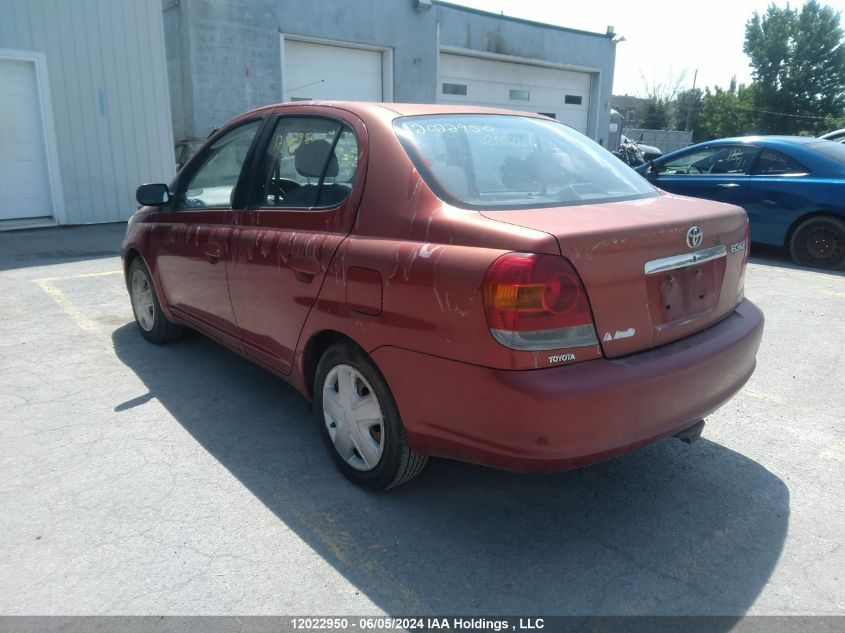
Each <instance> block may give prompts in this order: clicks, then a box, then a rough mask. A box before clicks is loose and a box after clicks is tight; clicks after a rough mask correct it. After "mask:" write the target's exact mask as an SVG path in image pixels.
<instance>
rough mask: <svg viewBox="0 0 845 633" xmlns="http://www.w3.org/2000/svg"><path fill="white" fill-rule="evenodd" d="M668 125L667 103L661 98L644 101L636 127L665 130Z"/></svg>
mask: <svg viewBox="0 0 845 633" xmlns="http://www.w3.org/2000/svg"><path fill="white" fill-rule="evenodd" d="M668 125H669V104H668V103H667V102H666V101H664V100H663V99H655V98H653V97H652V98H650V99H649V100H648V101H646V103H645V106H644V107H643V111H642V114H640V118H639V121H637V125H636V127H640V128H643V129H646V130H665V129H666V128H667V127H668Z"/></svg>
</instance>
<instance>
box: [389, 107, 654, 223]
mask: <svg viewBox="0 0 845 633" xmlns="http://www.w3.org/2000/svg"><path fill="white" fill-rule="evenodd" d="M393 126H394V129H395V130H396V134H397V135H398V136H399V140H400V141H401V142H402V145H403V147H404V148H405V151H406V152H407V153H408V155H409V156H410V157H411V160H412V161H413V162H414V164H415V166H416V167H417V169H418V170H419V171H420V173H421V174H422V176H423V178H425V180H426V182H427V183H428V185H429V186H430V187H431V188H432V189H433V190H434V192H435V193H436V194H437V195H438V196H439V197H440V198H442V199H443V200H445V201H447V202H449V203H451V204H455V205H457V206H461V207H465V208H470V209H520V208H524V209H527V208H535V207H557V206H567V205H577V204H587V203H595V202H614V201H621V200H632V199H635V198H645V197H651V196H656V195H658V194H657V191H656V190H655V189H654V187H652V186H651V185H650V184H649V183H648V181H646V180H645V179H644V178H643V177H642V176H640V175H639V174H637V173H636V172H634V170H632V169H631V168H630V167H628V166H627V165H626V164H625V163H623V162H622V161H620V160H619V159H618V158H616V157H615V156H613V155H612V154H611V153H610V152H608V151H607V150H605V149H604V148H603V147H601V146H600V145H598V144H596V143H594V142H593V141H591V140H590V139H588V138H587V137H586V136H584V135H582V134H579V133H578V132H576V131H574V130H572V129H570V128H568V127H566V126H564V125H561V124H560V123H556V122H554V121H545V120H543V119H533V118H528V117H520V116H510V115H484V114H466V115H446V116H443V115H440V116H412V117H402V118H399V119H396V120H395V121H394V123H393Z"/></svg>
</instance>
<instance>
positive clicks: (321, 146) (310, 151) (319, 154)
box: [294, 141, 338, 178]
mask: <svg viewBox="0 0 845 633" xmlns="http://www.w3.org/2000/svg"><path fill="white" fill-rule="evenodd" d="M331 150H332V146H331V144H330V143H329V142H328V141H312V142H311V143H303V144H302V145H300V146H299V149H297V150H296V156H295V158H294V160H295V162H294V165H295V166H296V171H297V172H299V174H300V175H301V176H305V177H306V178H319V177H320V176H322V175H323V165H325V164H326V157H327V156H329V153H331V156H330V157H329V166H328V168H327V169H326V177H328V178H334V177H335V176H337V172H338V167H337V156H335V154H334V152H332V151H331Z"/></svg>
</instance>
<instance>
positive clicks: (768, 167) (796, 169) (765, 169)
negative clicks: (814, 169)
mask: <svg viewBox="0 0 845 633" xmlns="http://www.w3.org/2000/svg"><path fill="white" fill-rule="evenodd" d="M807 171H808V170H807V168H806V167H804V166H803V165H802V164H801V163H799V162H798V161H795V160H792V159H791V158H790V157H789V156H786V155H785V154H781V153H780V152H775V151H773V150H770V149H764V150H763V151H762V153H761V154H760V158H758V159H757V164H756V165H755V167H754V174H755V175H758V176H791V175H795V174H806V173H807Z"/></svg>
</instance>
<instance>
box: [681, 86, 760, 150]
mask: <svg viewBox="0 0 845 633" xmlns="http://www.w3.org/2000/svg"><path fill="white" fill-rule="evenodd" d="M756 92H757V91H756V88H755V87H753V86H752V87H746V86H739V87H737V85H736V80H731V84H730V86H729V87H728V89H727V90H723V89H722V88H719V87H718V86H717V87H716V88H715V90H713V91H711V90H710V89H709V88H708V89H707V90H706V91H705V93H704V97H703V98H702V102H701V113H700V115H699V123H698V125H697V126H696V128H695V133H694V135H693V140H695V141H696V142H697V141H704V140H709V139H713V138H724V137H726V136H742V135H745V134H754V133H756V132H757V130H756V129H755V123H754V112H753V104H754V95H755V94H756Z"/></svg>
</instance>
